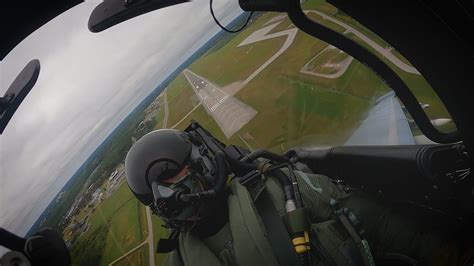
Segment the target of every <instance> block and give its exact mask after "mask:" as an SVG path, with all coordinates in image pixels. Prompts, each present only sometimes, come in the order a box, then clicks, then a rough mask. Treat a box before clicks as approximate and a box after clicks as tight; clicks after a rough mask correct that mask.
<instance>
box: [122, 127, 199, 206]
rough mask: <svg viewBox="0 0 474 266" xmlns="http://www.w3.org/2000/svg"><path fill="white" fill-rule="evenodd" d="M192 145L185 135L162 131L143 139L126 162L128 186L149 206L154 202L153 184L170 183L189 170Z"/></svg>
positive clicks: (151, 133)
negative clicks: (188, 164) (169, 180)
mask: <svg viewBox="0 0 474 266" xmlns="http://www.w3.org/2000/svg"><path fill="white" fill-rule="evenodd" d="M191 150H192V144H191V142H190V141H189V139H188V138H187V136H186V133H185V132H181V131H178V130H174V129H160V130H156V131H153V132H150V133H148V134H146V135H145V136H143V137H142V138H140V139H139V140H138V141H137V142H136V143H135V144H134V145H133V146H132V148H131V149H130V151H129V152H128V154H127V157H126V159H125V174H126V178H127V183H128V186H129V187H130V190H131V191H132V192H133V193H134V194H135V196H136V197H137V198H138V200H140V201H141V202H142V203H143V204H145V205H150V204H152V203H153V201H154V197H153V190H152V183H153V182H154V181H158V182H166V180H168V179H170V178H173V177H174V176H176V175H178V174H179V173H180V172H182V170H183V169H185V168H186V166H187V163H188V161H189V157H190V155H191Z"/></svg>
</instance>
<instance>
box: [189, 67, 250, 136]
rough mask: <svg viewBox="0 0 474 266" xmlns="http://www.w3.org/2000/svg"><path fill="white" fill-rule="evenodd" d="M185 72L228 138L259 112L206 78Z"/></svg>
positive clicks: (200, 98)
mask: <svg viewBox="0 0 474 266" xmlns="http://www.w3.org/2000/svg"><path fill="white" fill-rule="evenodd" d="M183 73H184V76H185V77H186V79H187V80H188V82H189V83H190V84H191V87H192V88H193V90H194V92H195V93H196V95H198V97H199V100H200V101H201V103H202V104H203V105H204V107H205V108H206V110H207V112H208V113H209V114H210V115H211V116H212V117H213V118H214V120H216V122H217V125H218V126H219V127H220V128H221V130H222V132H224V135H225V136H226V138H228V139H229V138H230V137H231V136H232V135H233V134H234V133H235V132H237V131H239V130H240V129H241V128H242V127H243V126H244V125H245V124H247V123H248V122H249V121H250V120H251V119H252V118H253V117H254V116H255V115H256V114H257V111H255V110H254V109H253V108H252V107H250V106H248V105H247V104H245V103H243V102H241V101H239V100H237V99H236V98H235V97H233V96H231V95H229V94H227V93H226V92H224V91H222V90H221V89H220V88H219V87H217V86H216V85H214V84H212V83H211V82H209V81H208V80H206V79H205V78H203V77H201V76H199V75H197V74H195V73H193V72H191V71H190V70H188V69H186V70H184V71H183Z"/></svg>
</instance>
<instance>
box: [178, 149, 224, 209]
mask: <svg viewBox="0 0 474 266" xmlns="http://www.w3.org/2000/svg"><path fill="white" fill-rule="evenodd" d="M215 160H216V166H217V167H216V168H217V171H216V176H215V180H216V181H215V183H214V186H213V187H212V189H209V190H206V191H202V192H198V193H192V194H181V195H180V199H181V200H182V201H183V202H190V201H196V200H200V199H209V198H214V197H215V196H217V195H219V194H220V193H222V192H223V191H224V188H225V184H226V181H227V180H226V179H227V165H226V161H225V156H224V153H223V152H217V153H216V155H215Z"/></svg>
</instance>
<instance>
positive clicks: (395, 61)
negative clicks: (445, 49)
mask: <svg viewBox="0 0 474 266" xmlns="http://www.w3.org/2000/svg"><path fill="white" fill-rule="evenodd" d="M304 12H305V13H306V14H308V13H316V14H318V15H320V16H321V17H323V19H327V20H329V21H331V22H333V23H336V24H337V25H339V26H341V27H343V28H345V29H346V31H345V32H344V33H348V32H352V33H353V34H354V35H356V36H357V37H359V38H360V39H361V40H363V41H364V42H366V43H367V44H368V45H370V46H371V47H372V48H374V49H375V50H376V51H377V52H379V53H380V54H382V55H383V56H384V57H385V58H387V60H388V61H390V62H391V63H393V64H394V65H396V66H397V67H398V68H400V69H401V70H403V71H406V72H409V73H412V74H417V75H420V72H418V70H416V68H414V67H413V66H410V65H408V64H406V63H405V62H403V61H402V60H400V59H398V57H396V56H395V55H393V54H392V53H391V52H390V49H385V48H384V47H382V46H380V45H379V44H378V43H376V42H374V41H373V40H372V39H370V38H369V37H367V36H365V35H364V34H363V33H361V32H360V31H358V30H357V29H355V28H353V27H351V26H350V25H347V24H346V23H344V22H341V21H339V20H337V19H335V18H333V17H331V16H328V15H326V14H324V13H322V12H319V11H315V10H306V11H304Z"/></svg>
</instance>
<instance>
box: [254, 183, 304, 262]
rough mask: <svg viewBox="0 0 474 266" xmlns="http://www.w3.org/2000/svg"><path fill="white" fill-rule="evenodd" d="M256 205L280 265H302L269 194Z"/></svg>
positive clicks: (259, 199)
mask: <svg viewBox="0 0 474 266" xmlns="http://www.w3.org/2000/svg"><path fill="white" fill-rule="evenodd" d="M254 204H255V207H256V208H257V211H258V213H259V214H260V217H261V218H262V221H263V224H264V226H265V229H266V232H267V234H266V236H267V238H268V240H269V242H270V246H271V247H272V249H273V251H274V253H275V257H276V258H277V260H278V263H279V264H280V265H282V266H286V265H289V266H291V265H294V266H299V265H300V263H299V261H298V258H297V257H296V254H295V252H294V250H293V246H292V245H291V239H290V237H289V235H288V232H287V230H286V228H285V225H284V224H283V221H282V218H281V217H280V215H279V214H278V212H277V210H276V209H275V206H274V205H273V203H272V202H271V200H270V199H269V197H268V194H267V192H266V191H264V192H263V193H262V194H261V195H260V197H259V198H258V199H257V200H256V201H255V202H254Z"/></svg>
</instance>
